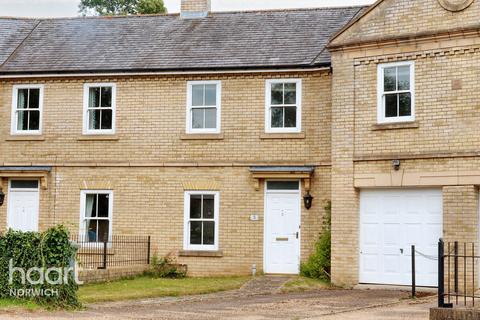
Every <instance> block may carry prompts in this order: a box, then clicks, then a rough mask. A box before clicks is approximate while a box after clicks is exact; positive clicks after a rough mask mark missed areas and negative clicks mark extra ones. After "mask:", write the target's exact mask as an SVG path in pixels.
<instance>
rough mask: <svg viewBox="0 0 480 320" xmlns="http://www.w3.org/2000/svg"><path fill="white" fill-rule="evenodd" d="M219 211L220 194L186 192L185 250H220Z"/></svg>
mask: <svg viewBox="0 0 480 320" xmlns="http://www.w3.org/2000/svg"><path fill="white" fill-rule="evenodd" d="M218 210H219V193H218V192H208V191H187V192H185V230H184V249H185V250H218Z"/></svg>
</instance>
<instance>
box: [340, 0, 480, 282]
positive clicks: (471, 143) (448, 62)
mask: <svg viewBox="0 0 480 320" xmlns="http://www.w3.org/2000/svg"><path fill="white" fill-rule="evenodd" d="M479 12H480V3H479V2H478V1H475V2H474V3H473V4H472V6H470V7H469V8H468V9H466V10H465V11H462V12H459V13H451V12H448V11H445V10H444V9H443V8H441V7H440V5H439V4H438V3H437V1H436V0H421V1H408V0H400V1H390V0H386V1H384V2H383V3H382V4H380V5H379V7H378V8H376V9H374V10H372V12H371V13H369V14H368V15H367V16H366V17H365V18H363V19H361V20H360V21H359V22H358V23H357V25H356V26H354V27H353V28H351V29H349V30H348V31H347V32H346V33H344V34H343V35H341V36H340V37H339V38H337V40H336V41H335V42H334V45H338V44H341V43H344V44H346V43H348V42H361V41H367V40H369V39H370V38H376V39H383V38H388V37H401V36H402V35H408V34H414V33H423V34H428V33H434V34H435V33H438V32H441V31H442V30H443V29H445V28H450V29H451V31H452V32H453V30H454V29H456V28H464V27H469V26H472V25H473V24H476V23H477V22H478V19H477V18H476V17H478V14H479ZM332 51H333V53H332V54H333V58H332V64H333V70H334V73H333V79H332V83H333V89H332V97H333V100H332V224H333V226H332V228H333V235H332V268H333V271H332V272H333V281H334V282H335V283H338V284H347V285H353V284H356V283H358V272H359V271H358V252H359V247H358V241H359V235H358V231H359V213H358V212H359V208H358V205H359V199H358V195H359V191H360V190H361V188H363V187H369V188H371V187H378V188H387V187H438V188H443V197H444V199H443V205H444V217H443V220H444V236H445V238H446V239H449V240H458V241H470V242H477V241H478V191H477V188H476V186H478V185H479V184H480V172H479V170H478V165H479V161H480V160H479V158H478V153H477V152H475V151H473V150H477V149H478V148H479V147H480V139H479V134H478V130H479V129H478V128H479V123H480V117H479V114H478V112H477V111H476V110H477V109H478V101H480V93H479V92H480V87H479V82H478V81H477V79H478V74H479V69H478V66H479V63H478V62H479V60H480V56H479V52H480V37H478V34H477V35H467V34H464V35H456V36H453V35H452V36H451V38H443V37H441V36H439V35H432V36H431V37H430V38H422V39H415V38H413V37H412V38H410V39H409V40H406V41H398V42H395V43H393V42H387V41H385V42H384V43H381V42H379V43H376V44H375V45H367V44H365V45H364V46H359V47H353V46H352V47H344V48H342V50H332ZM397 61H414V62H415V82H416V84H415V98H416V105H415V107H416V111H415V118H416V119H415V120H416V121H415V123H414V124H413V125H412V124H403V125H402V124H399V125H394V126H390V125H388V126H378V125H377V67H378V65H379V64H380V63H388V62H397ZM409 125H411V126H409ZM393 159H401V167H400V170H399V171H394V170H393V168H392V160H393ZM354 185H355V186H357V188H354Z"/></svg>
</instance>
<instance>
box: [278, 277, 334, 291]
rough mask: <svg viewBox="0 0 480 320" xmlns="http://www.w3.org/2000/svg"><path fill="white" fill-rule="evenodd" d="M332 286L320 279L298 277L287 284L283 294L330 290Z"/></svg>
mask: <svg viewBox="0 0 480 320" xmlns="http://www.w3.org/2000/svg"><path fill="white" fill-rule="evenodd" d="M330 288H332V285H331V284H329V283H327V282H325V281H323V280H318V279H310V278H305V277H297V278H295V279H292V280H290V281H288V282H287V283H285V285H284V286H283V288H282V292H284V293H287V292H301V291H308V290H318V289H330Z"/></svg>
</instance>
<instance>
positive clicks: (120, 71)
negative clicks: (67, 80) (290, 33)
mask: <svg viewBox="0 0 480 320" xmlns="http://www.w3.org/2000/svg"><path fill="white" fill-rule="evenodd" d="M330 66H331V63H330V62H325V63H316V64H294V65H277V66H240V67H216V68H208V67H205V68H163V69H152V68H148V69H141V68H140V69H96V70H92V69H90V70H89V69H85V70H45V71H42V70H39V71H28V72H25V71H10V72H4V71H1V70H0V76H22V75H24V76H33V75H53V74H55V75H57V74H58V75H63V74H72V75H75V74H82V75H83V74H92V75H95V74H112V73H114V74H125V75H128V74H134V73H168V72H180V73H189V72H191V73H195V72H226V73H227V72H229V71H232V72H238V71H246V72H248V71H252V70H265V71H268V70H285V69H318V68H329V67H330Z"/></svg>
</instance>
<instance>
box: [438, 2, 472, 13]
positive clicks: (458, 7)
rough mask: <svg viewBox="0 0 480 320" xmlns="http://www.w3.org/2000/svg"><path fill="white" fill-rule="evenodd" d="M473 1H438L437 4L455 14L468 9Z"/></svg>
mask: <svg viewBox="0 0 480 320" xmlns="http://www.w3.org/2000/svg"><path fill="white" fill-rule="evenodd" d="M473 1H474V0H438V3H440V5H441V6H442V7H443V8H444V9H445V10H448V11H452V12H457V11H462V10H465V9H466V8H468V7H469V6H470V5H471V4H472V3H473Z"/></svg>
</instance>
